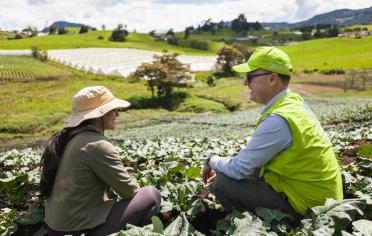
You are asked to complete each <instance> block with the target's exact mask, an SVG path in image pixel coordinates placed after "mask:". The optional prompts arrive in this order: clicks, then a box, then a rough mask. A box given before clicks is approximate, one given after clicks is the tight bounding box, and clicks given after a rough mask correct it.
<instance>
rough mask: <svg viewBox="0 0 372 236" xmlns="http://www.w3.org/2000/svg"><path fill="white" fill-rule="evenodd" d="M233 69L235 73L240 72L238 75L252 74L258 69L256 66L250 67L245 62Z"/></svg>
mask: <svg viewBox="0 0 372 236" xmlns="http://www.w3.org/2000/svg"><path fill="white" fill-rule="evenodd" d="M232 69H233V70H234V71H236V72H238V73H249V72H252V71H254V70H257V69H258V68H257V67H254V66H250V65H248V63H247V62H245V63H242V64H239V65H236V66H233V67H232Z"/></svg>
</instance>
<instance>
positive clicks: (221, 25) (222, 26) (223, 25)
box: [217, 20, 225, 29]
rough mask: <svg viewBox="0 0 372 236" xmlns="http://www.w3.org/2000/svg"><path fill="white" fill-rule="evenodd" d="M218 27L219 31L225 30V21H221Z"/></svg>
mask: <svg viewBox="0 0 372 236" xmlns="http://www.w3.org/2000/svg"><path fill="white" fill-rule="evenodd" d="M217 27H218V28H219V29H223V28H225V22H223V20H221V21H220V22H218V24H217Z"/></svg>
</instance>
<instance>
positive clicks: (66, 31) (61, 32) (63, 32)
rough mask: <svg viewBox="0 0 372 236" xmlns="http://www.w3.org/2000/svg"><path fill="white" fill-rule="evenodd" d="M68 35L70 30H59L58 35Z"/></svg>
mask: <svg viewBox="0 0 372 236" xmlns="http://www.w3.org/2000/svg"><path fill="white" fill-rule="evenodd" d="M67 33H68V30H67V29H65V28H64V27H62V28H59V29H58V34H67Z"/></svg>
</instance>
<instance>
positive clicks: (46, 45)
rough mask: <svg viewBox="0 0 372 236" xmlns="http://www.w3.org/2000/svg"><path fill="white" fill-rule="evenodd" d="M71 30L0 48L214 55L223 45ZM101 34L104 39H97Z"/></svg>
mask: <svg viewBox="0 0 372 236" xmlns="http://www.w3.org/2000/svg"><path fill="white" fill-rule="evenodd" d="M68 30H71V31H70V32H71V33H70V34H67V35H47V36H37V37H33V38H27V39H19V40H0V49H29V48H30V47H31V46H38V47H40V48H41V49H44V50H47V49H66V48H87V47H106V48H139V49H145V50H152V51H163V50H168V51H169V52H175V53H185V54H200V55H214V54H216V51H217V50H218V49H219V48H220V47H222V46H223V44H222V43H218V42H209V44H210V45H209V50H197V49H193V48H187V47H180V46H174V45H169V44H168V43H166V42H164V41H155V40H154V38H153V37H151V36H150V35H148V34H143V33H130V34H129V35H128V37H127V41H126V42H111V41H109V40H108V39H109V37H110V35H111V31H108V30H106V31H90V32H88V33H85V34H75V32H76V31H75V30H72V29H71V28H68ZM99 36H103V38H104V39H98V37H99Z"/></svg>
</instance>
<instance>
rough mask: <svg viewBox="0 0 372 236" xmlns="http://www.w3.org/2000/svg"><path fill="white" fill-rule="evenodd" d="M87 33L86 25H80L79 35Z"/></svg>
mask: <svg viewBox="0 0 372 236" xmlns="http://www.w3.org/2000/svg"><path fill="white" fill-rule="evenodd" d="M88 31H89V28H88V26H86V25H82V26H81V27H80V30H79V34H84V33H87V32H88Z"/></svg>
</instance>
